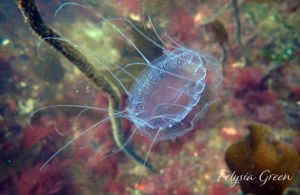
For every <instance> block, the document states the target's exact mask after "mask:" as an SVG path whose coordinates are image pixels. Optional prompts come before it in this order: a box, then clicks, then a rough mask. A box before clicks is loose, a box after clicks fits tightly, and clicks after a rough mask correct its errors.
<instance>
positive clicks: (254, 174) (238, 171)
mask: <svg viewBox="0 0 300 195" xmlns="http://www.w3.org/2000/svg"><path fill="white" fill-rule="evenodd" d="M249 130H250V133H249V134H248V135H247V136H246V137H245V138H244V139H243V140H241V141H238V142H236V143H234V144H232V145H231V146H230V147H229V148H228V149H227V151H226V155H225V160H226V163H227V165H228V167H229V168H230V170H231V171H232V172H233V173H234V174H235V175H236V176H237V178H238V179H239V183H240V186H241V189H242V191H243V192H244V193H252V194H255V195H263V194H273V195H280V194H283V192H284V190H285V189H286V188H287V187H288V186H289V185H290V184H291V183H292V182H293V180H294V178H295V175H296V173H297V170H298V168H299V164H300V158H299V154H298V152H297V151H296V149H295V148H294V147H292V146H291V145H289V144H288V143H285V142H283V141H278V140H276V139H275V137H274V134H273V133H272V130H271V128H270V127H268V126H266V125H263V124H251V125H249Z"/></svg>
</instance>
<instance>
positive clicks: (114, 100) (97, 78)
mask: <svg viewBox="0 0 300 195" xmlns="http://www.w3.org/2000/svg"><path fill="white" fill-rule="evenodd" d="M16 3H17V5H18V6H19V8H20V9H21V11H22V13H23V16H24V18H25V22H26V23H27V24H28V25H29V26H30V28H31V29H32V31H33V32H34V33H35V34H36V35H37V36H39V37H40V38H41V39H44V38H46V37H53V38H58V39H60V38H63V37H62V36H61V35H60V34H59V33H58V32H57V31H55V30H54V29H53V28H52V27H50V26H49V25H47V24H46V23H45V22H44V20H43V19H42V17H41V15H40V13H39V11H38V8H37V6H36V3H35V0H16ZM58 39H45V41H46V42H47V43H49V44H50V45H51V46H53V47H54V48H55V49H56V50H57V51H58V52H60V53H61V54H62V55H64V56H65V57H66V58H67V59H68V60H69V61H70V62H72V63H73V64H74V65H75V66H76V67H77V68H78V69H79V70H80V71H81V72H82V73H83V74H84V75H85V76H86V77H87V78H88V79H89V80H90V81H91V82H92V83H93V84H94V85H95V86H96V87H97V88H98V89H100V90H101V91H103V92H104V93H106V95H107V97H108V100H109V112H108V114H109V116H110V120H111V123H112V129H113V136H114V140H115V142H116V144H117V145H118V146H119V147H122V146H123V145H124V143H125V138H124V133H123V125H122V118H120V117H114V112H113V110H117V111H120V110H121V105H120V103H121V101H120V100H121V95H120V92H119V90H118V89H117V88H116V87H115V86H114V85H113V84H112V83H111V82H110V81H109V80H108V79H107V78H106V77H105V76H104V75H102V74H99V73H98V72H97V71H96V70H95V68H94V67H93V65H92V64H91V63H90V62H89V61H88V60H87V59H86V58H85V57H84V55H82V54H81V52H80V51H79V50H78V49H76V48H75V47H74V46H73V45H71V44H70V43H68V42H64V41H59V40H58ZM122 149H123V150H122V151H123V152H124V153H125V154H126V155H128V156H129V157H131V158H132V159H134V160H135V161H136V162H138V163H142V164H143V162H144V160H143V159H142V158H141V157H140V156H138V155H137V154H136V153H134V152H133V151H131V150H130V149H129V148H128V147H123V148H122ZM146 167H147V168H149V169H152V170H153V168H152V166H151V165H150V164H148V165H146Z"/></svg>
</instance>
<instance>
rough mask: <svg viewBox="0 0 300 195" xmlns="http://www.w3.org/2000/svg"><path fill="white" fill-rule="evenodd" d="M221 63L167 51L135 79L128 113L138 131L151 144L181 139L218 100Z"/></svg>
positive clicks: (183, 50)
mask: <svg viewBox="0 0 300 195" xmlns="http://www.w3.org/2000/svg"><path fill="white" fill-rule="evenodd" d="M219 66H220V62H219V61H218V60H217V59H216V58H215V57H213V56H212V55H210V54H208V53H205V52H202V51H197V50H193V49H188V48H185V47H182V46H178V47H176V48H175V49H174V50H173V51H166V50H165V54H164V55H163V56H161V57H160V58H158V59H157V60H155V61H154V62H153V63H152V65H151V66H149V67H147V68H146V69H145V70H144V71H143V72H142V73H141V74H140V76H139V78H138V79H137V80H138V82H136V83H135V84H134V85H133V86H132V88H131V90H130V92H129V97H128V99H127V108H126V110H127V112H128V116H129V117H130V119H131V121H132V122H133V123H134V124H135V126H136V127H137V129H138V130H139V131H140V132H141V133H142V135H145V136H146V137H148V138H149V139H151V140H153V141H160V140H168V139H171V138H177V137H180V136H182V135H184V134H186V133H187V132H189V131H191V130H192V129H193V127H194V124H195V122H196V121H197V120H198V119H199V118H200V117H201V116H203V115H204V114H205V112H206V110H207V108H208V107H209V106H210V105H212V104H213V103H214V102H216V101H217V99H218V91H219V88H220V86H221V82H222V79H223V77H222V75H221V74H220V73H219Z"/></svg>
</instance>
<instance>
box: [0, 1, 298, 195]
mask: <svg viewBox="0 0 300 195" xmlns="http://www.w3.org/2000/svg"><path fill="white" fill-rule="evenodd" d="M32 2H33V1H31V0H27V1H26V0H17V1H16V2H15V1H9V0H4V1H1V2H0V194H4V195H11V194H22V195H29V194H35V195H43V194H53V195H59V194H87V195H88V194H124V195H126V194H145V195H147V194H149V195H152V194H153V195H161V194H178V195H190V194H201V195H202V194H205V195H206V194H207V195H218V194H222V195H230V194H248V193H252V194H257V195H260V194H300V187H299V186H300V172H299V167H300V166H299V165H300V158H299V153H300V36H299V35H300V25H299V24H300V2H299V1H298V0H232V1H231V0H210V1H208V0H164V1H161V0H74V1H72V2H74V3H78V4H80V5H84V6H86V7H88V8H89V9H92V10H94V11H95V12H97V13H100V14H102V16H103V17H105V18H106V19H109V21H111V22H112V23H113V24H114V25H116V27H117V28H118V29H119V30H121V31H122V32H123V33H124V36H125V37H128V38H129V39H130V40H132V42H133V43H134V45H136V47H137V48H138V49H139V50H140V51H141V53H143V54H144V55H145V56H146V57H147V59H149V60H150V61H154V60H155V59H157V58H158V57H159V56H161V55H162V54H163V50H162V49H161V48H160V47H158V46H157V45H155V44H153V43H151V42H149V41H148V40H147V39H146V38H145V37H143V36H141V33H140V32H138V30H140V31H141V32H142V33H143V34H145V35H146V36H148V37H149V38H150V39H151V40H154V42H156V43H157V44H158V45H161V46H162V47H164V49H166V50H171V49H172V47H174V46H177V43H178V44H180V45H182V46H184V47H188V48H200V49H201V50H202V51H205V52H207V53H210V54H212V55H214V56H215V57H216V58H218V59H219V61H220V64H221V66H220V70H219V71H220V72H221V73H222V74H223V82H222V86H221V87H220V89H219V91H218V101H217V102H216V103H214V104H213V105H212V106H210V107H209V109H208V110H207V112H206V114H205V115H204V116H202V117H201V118H200V119H199V121H198V122H197V123H196V124H195V126H194V130H192V131H190V132H188V133H186V134H185V135H183V136H181V137H174V139H170V140H166V141H159V142H155V143H154V144H153V147H152V149H151V151H150V153H149V158H148V159H147V163H149V165H151V166H152V167H153V170H151V169H149V167H147V166H146V167H144V166H143V163H141V162H137V161H136V160H135V159H133V158H132V156H128V155H127V154H126V152H122V151H120V152H118V153H115V154H114V152H113V151H115V150H117V149H118V148H119V146H118V144H117V143H116V142H117V141H116V135H114V133H115V131H114V129H113V127H112V124H111V122H110V121H107V122H105V123H103V125H101V126H99V127H96V128H94V129H91V130H90V131H88V132H87V133H85V134H83V135H82V136H81V133H82V132H84V131H85V130H86V129H88V128H90V127H91V126H93V125H94V124H96V123H97V122H99V121H101V120H102V119H104V118H106V117H108V113H107V112H106V111H100V110H88V111H84V113H82V110H83V109H82V108H78V107H76V106H67V107H50V108H46V109H41V110H39V111H38V112H36V113H35V114H34V115H32V113H33V112H34V111H36V110H38V109H40V108H43V107H45V106H52V105H84V106H92V107H98V108H108V106H109V100H108V97H107V94H106V93H105V92H103V91H101V90H99V88H97V87H96V86H95V85H94V83H93V82H92V81H91V80H90V79H87V77H86V76H85V74H84V73H83V72H82V71H80V70H79V69H78V68H77V67H75V66H74V65H73V63H71V62H70V61H69V60H68V59H67V58H66V57H65V56H64V55H61V53H63V52H62V51H57V50H56V49H54V48H53V47H52V46H50V45H48V44H47V42H46V40H45V41H41V39H40V38H39V37H41V35H39V36H36V34H38V33H37V32H33V31H32V30H31V29H30V26H29V25H28V24H30V21H28V20H27V23H25V22H24V21H25V19H24V16H23V14H22V11H21V8H24V7H26V5H29V4H30V3H32ZM66 2H68V1H64V0H37V1H36V6H37V7H38V9H39V13H40V14H41V16H42V18H43V19H44V22H45V23H46V24H48V25H49V26H51V27H52V28H53V29H55V30H56V32H58V33H59V34H61V35H62V37H63V38H65V39H67V40H69V41H71V42H72V43H76V44H78V45H81V46H82V47H84V48H87V49H86V50H81V51H83V52H82V53H83V54H82V55H83V56H85V57H86V59H88V60H89V61H90V62H91V64H92V65H93V66H94V68H95V70H96V71H97V72H99V73H100V74H102V75H105V76H106V77H107V79H108V81H109V82H111V83H112V84H113V85H115V86H116V89H115V90H117V91H118V93H120V94H121V98H120V102H119V103H120V106H121V110H124V109H125V107H126V99H127V95H126V93H125V90H124V88H123V87H122V86H120V83H118V82H117V80H116V79H115V78H114V76H113V75H112V74H110V71H111V72H112V73H113V74H114V75H117V76H118V78H119V79H120V82H121V83H122V84H124V86H125V88H126V89H128V90H129V89H130V87H131V86H132V85H133V82H134V80H133V79H132V78H129V77H128V76H126V74H124V73H122V72H120V71H119V69H118V68H117V67H116V66H114V65H113V63H116V64H120V65H122V66H126V65H127V64H130V63H135V62H143V58H142V57H141V56H140V54H139V53H138V52H137V51H136V49H135V48H134V47H132V45H131V44H130V43H129V42H128V41H127V40H126V38H125V37H124V36H123V35H122V34H120V33H119V32H118V31H117V30H116V29H115V28H113V27H112V26H111V25H109V24H108V23H107V22H105V21H103V18H101V17H99V15H96V14H95V13H94V12H93V11H91V10H89V9H85V8H83V7H80V6H74V5H66V6H64V7H63V8H62V9H61V10H59V12H57V14H56V15H55V13H56V11H57V10H58V8H59V6H61V5H62V4H63V3H66ZM23 11H24V10H23ZM148 15H149V16H150V18H151V21H152V23H153V25H151V23H150V20H149V18H148ZM121 18H127V19H129V21H131V23H132V24H133V25H134V26H135V27H136V28H133V26H132V25H130V24H129V23H128V22H126V21H124V20H122V19H121ZM137 29H138V30H137ZM37 30H39V29H37ZM154 30H155V31H156V32H157V34H158V35H159V36H160V38H161V39H162V40H163V42H165V43H167V45H164V44H163V43H162V40H160V39H158V38H157V36H156V35H155V31H154ZM40 31H42V33H43V28H42V26H41V27H40ZM169 37H170V38H171V39H170V38H169ZM91 54H92V55H91ZM95 56H96V59H95ZM103 58H105V59H109V60H104V59H103ZM97 59H102V60H103V61H105V64H106V65H107V66H108V67H109V70H110V71H108V70H107V69H105V68H104V67H103V66H102V65H101V64H100V63H99V62H98V61H97ZM109 62H111V63H109ZM144 68H145V65H142V64H141V65H136V66H129V67H128V68H127V69H126V70H128V71H129V72H130V73H131V74H132V75H134V76H136V77H137V76H138V75H139V74H141V73H143V72H142V71H143V69H144ZM161 95H162V96H164V95H165V94H163V93H162V94H161ZM78 115H79V117H78V118H76V117H77V116H78ZM133 129H134V125H133V124H132V123H131V122H130V121H129V120H127V119H125V118H122V130H123V131H122V132H121V133H122V136H124V139H125V140H127V139H129V138H130V141H129V142H128V145H127V147H128V148H130V150H131V151H132V152H133V153H135V154H137V155H138V156H140V157H141V158H142V159H145V157H146V155H147V152H148V151H149V148H150V145H151V143H152V141H151V140H149V139H147V138H146V137H145V136H141V135H140V133H135V134H134V135H133V137H132V138H131V133H132V131H133ZM119 133H120V132H119ZM73 139H74V141H73V142H72V143H70V144H69V145H68V146H67V147H65V148H64V149H63V150H62V151H60V152H59V153H58V154H57V155H56V156H55V157H54V158H53V159H51V160H50V161H49V162H48V163H47V164H45V166H44V163H45V162H47V160H49V159H50V158H51V156H53V155H54V154H55V153H56V152H57V151H58V150H60V149H61V148H62V147H64V145H65V144H67V143H68V142H70V141H71V140H73ZM110 154H113V155H111V156H109V157H107V158H105V159H103V160H101V159H102V158H103V157H106V156H107V155H110ZM100 160H101V161H100ZM41 168H42V169H41ZM40 169H41V170H40ZM266 170H269V171H270V173H272V174H274V175H286V176H289V178H293V179H291V180H289V179H282V181H276V178H275V179H274V177H273V178H271V177H267V175H268V174H267V173H268V172H265V173H266V174H264V177H263V178H260V177H259V176H260V175H261V174H262V173H263V172H264V171H266ZM140 175H141V179H140V181H139V182H138V183H137V180H138V178H139V176H140ZM226 175H227V176H229V177H227V178H226ZM245 175H246V177H243V176H245ZM233 176H236V177H238V176H241V177H240V179H241V180H240V182H239V183H235V180H234V178H233ZM250 176H253V177H252V178H253V179H252V178H250ZM254 177H255V179H254ZM266 177H267V178H266ZM267 180H268V181H267ZM277 180H278V178H277ZM264 181H265V183H264Z"/></svg>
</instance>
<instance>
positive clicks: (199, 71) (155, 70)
mask: <svg viewBox="0 0 300 195" xmlns="http://www.w3.org/2000/svg"><path fill="white" fill-rule="evenodd" d="M66 5H76V6H80V7H83V8H85V9H88V10H91V9H90V8H87V7H85V6H83V5H80V4H76V3H65V4H63V5H61V6H60V7H59V9H58V10H57V12H58V11H60V10H61V8H62V7H64V6H66ZM91 11H92V12H94V13H95V14H97V15H100V14H99V13H96V12H95V11H93V10H91ZM57 12H56V13H57ZM100 17H101V18H102V19H103V21H104V22H106V23H108V24H109V25H111V26H112V27H113V28H114V29H115V30H116V31H117V32H118V33H120V34H121V35H122V36H124V37H125V39H126V40H127V41H128V42H129V44H131V45H132V46H133V47H134V49H135V50H136V51H137V52H138V53H139V54H140V56H141V57H142V58H143V59H144V61H145V62H136V63H130V64H127V65H126V66H124V67H121V66H120V65H118V64H116V63H114V62H112V61H111V60H109V59H107V58H105V57H104V56H101V55H98V54H96V53H95V52H93V51H91V50H89V49H88V48H85V47H83V46H81V45H78V44H76V43H73V42H71V41H69V40H67V39H61V38H55V37H47V38H44V39H59V40H60V41H65V42H68V43H70V44H73V45H74V46H76V47H77V48H79V49H80V50H82V51H83V52H85V53H87V54H88V55H89V56H91V57H92V58H93V59H94V60H95V61H96V62H98V63H99V64H100V65H101V66H103V67H104V68H105V69H106V70H107V71H108V72H109V73H110V74H111V75H112V77H113V78H114V79H115V80H116V81H117V82H118V83H119V84H120V86H121V87H122V88H123V90H124V92H125V93H126V95H127V101H126V107H125V109H124V110H122V111H116V110H112V111H111V110H109V109H108V108H99V107H88V106H78V105H72V106H74V107H80V108H82V109H83V110H82V111H81V112H80V113H79V114H78V115H77V118H76V119H75V121H74V123H75V122H76V121H77V119H78V118H79V117H80V116H81V115H82V114H83V112H85V111H86V110H90V109H93V110H100V111H104V112H113V115H114V116H113V117H121V118H126V119H128V120H130V121H131V122H132V123H133V125H134V127H135V128H134V130H133V133H132V135H131V136H130V138H129V139H128V140H127V141H126V143H125V144H124V145H123V146H122V147H121V148H120V149H118V150H115V151H114V152H112V154H115V153H116V152H117V151H121V150H122V148H123V147H125V145H126V144H128V142H129V140H130V139H131V138H132V136H133V134H134V133H135V132H137V131H139V132H140V134H141V135H143V136H145V137H147V138H148V139H149V140H151V146H150V148H149V150H148V152H147V155H146V157H145V160H144V166H145V163H146V161H147V158H148V156H149V153H150V151H151V148H152V146H153V144H154V143H155V142H158V141H162V140H169V139H175V138H178V137H180V136H183V135H185V134H186V133H188V132H189V131H191V130H193V129H194V127H195V124H196V122H197V121H198V120H199V119H200V118H201V117H202V116H203V115H204V114H205V113H206V111H207V109H208V108H209V107H210V106H211V105H212V104H214V103H215V102H216V101H217V100H218V95H219V90H220V87H221V83H222V80H223V76H222V74H221V73H220V72H219V69H220V62H219V60H218V59H216V58H215V57H214V56H212V55H211V54H209V53H207V52H205V51H202V50H201V49H200V48H188V47H184V46H182V45H180V44H179V43H177V42H176V41H175V40H173V39H172V38H171V37H170V36H168V35H167V34H166V33H165V36H166V38H167V39H168V40H167V41H164V40H163V39H162V38H160V36H159V34H158V33H157V31H156V30H155V28H154V25H153V23H152V20H151V18H150V16H148V20H149V22H150V24H151V26H152V28H153V30H154V32H155V34H156V36H157V38H158V39H159V40H160V41H161V43H162V44H163V46H161V45H160V44H158V43H157V42H156V41H154V40H152V39H151V38H150V37H148V36H147V35H145V34H144V33H143V32H141V31H140V29H139V28H137V27H136V26H135V25H134V24H133V23H132V22H131V21H130V20H129V19H126V18H118V19H114V20H121V21H124V22H126V23H128V24H129V25H131V26H132V27H133V28H134V29H135V30H136V31H137V32H138V33H140V34H141V35H142V36H144V37H145V39H147V40H148V41H150V42H151V43H152V44H154V45H156V46H157V47H159V48H161V49H162V51H163V55H162V56H160V57H159V58H157V59H155V60H153V61H152V62H151V61H149V60H148V59H147V58H146V56H145V55H144V54H143V53H142V52H141V50H140V49H139V48H138V47H137V46H136V45H135V44H134V43H133V41H132V40H131V39H130V38H129V37H127V36H126V35H125V34H124V33H123V32H122V31H121V30H120V29H119V28H118V27H117V26H116V25H115V24H114V23H113V22H112V20H109V19H106V18H105V17H103V16H102V15H100ZM44 39H43V40H44ZM43 40H42V41H43ZM42 41H41V42H42ZM168 41H169V42H171V43H172V44H170V43H168ZM41 42H40V43H41ZM40 43H39V44H40ZM166 48H169V49H166ZM39 56H40V55H39ZM108 63H110V64H112V65H113V66H115V67H116V68H118V69H119V72H122V73H123V74H126V75H127V76H128V77H131V78H132V79H133V80H134V83H133V85H132V86H131V88H130V89H127V88H126V87H125V85H124V83H122V81H121V79H120V78H118V74H116V73H113V72H112V71H111V70H110V69H109V67H108V65H107V64H108ZM137 65H143V66H145V67H146V68H145V69H144V70H143V71H142V72H141V73H140V75H139V76H134V75H133V74H131V73H130V72H129V71H128V70H127V68H128V67H131V66H137ZM56 106H57V107H63V106H68V107H69V106H70V105H56ZM49 107H55V106H48V107H44V108H41V109H38V110H36V111H35V112H34V113H33V114H32V115H31V116H33V115H34V114H35V113H37V112H39V111H40V110H42V109H45V108H49ZM109 120H110V117H107V118H104V119H102V120H101V121H99V122H98V123H96V124H95V125H93V126H92V127H90V128H88V129H86V130H84V131H83V132H82V133H81V134H80V135H78V136H77V137H75V138H74V139H72V140H71V141H70V142H68V143H67V144H66V145H65V146H63V147H62V148H61V149H60V150H59V151H57V152H56V153H55V154H54V155H53V156H52V157H51V158H50V159H49V160H48V161H47V162H45V164H44V165H43V166H42V168H43V167H44V166H45V165H46V164H47V163H48V162H49V161H50V160H51V159H53V158H54V157H55V155H56V154H58V153H59V152H60V151H61V150H63V149H64V148H65V147H67V146H68V145H69V144H71V143H72V142H73V141H75V140H76V139H77V138H78V137H79V136H82V135H83V134H85V133H86V132H88V131H90V130H92V129H93V128H94V127H96V126H99V125H101V124H103V123H105V122H107V121H109ZM71 129H72V127H71V128H70V130H71ZM57 131H58V130H57ZM58 133H59V131H58ZM108 156H109V155H108ZM108 156H106V157H108ZM106 157H105V158H106ZM139 179H140V178H139Z"/></svg>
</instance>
